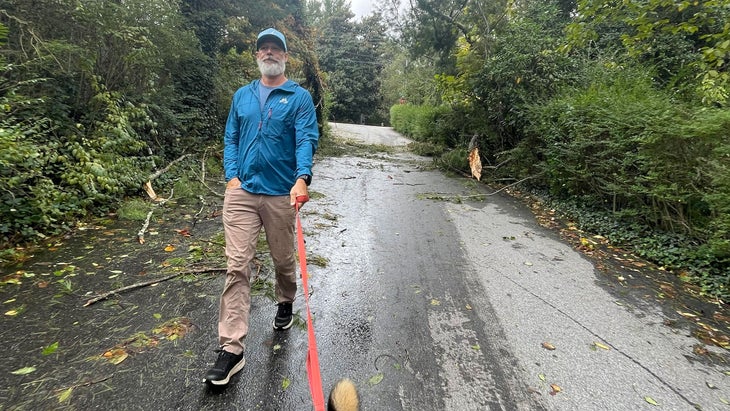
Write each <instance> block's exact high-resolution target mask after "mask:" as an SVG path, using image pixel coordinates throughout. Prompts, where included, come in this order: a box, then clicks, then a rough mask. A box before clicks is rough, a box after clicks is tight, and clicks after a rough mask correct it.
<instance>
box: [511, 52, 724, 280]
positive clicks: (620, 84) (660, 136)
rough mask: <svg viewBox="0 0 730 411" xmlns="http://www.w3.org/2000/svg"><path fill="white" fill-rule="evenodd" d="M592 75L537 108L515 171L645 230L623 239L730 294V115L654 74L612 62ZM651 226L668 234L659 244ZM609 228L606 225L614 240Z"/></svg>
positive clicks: (623, 234) (552, 191)
mask: <svg viewBox="0 0 730 411" xmlns="http://www.w3.org/2000/svg"><path fill="white" fill-rule="evenodd" d="M588 75H590V76H591V79H590V81H589V82H588V83H589V84H590V86H588V87H587V88H584V89H583V88H578V89H567V90H566V91H565V92H564V93H563V94H562V95H560V96H558V97H556V98H553V99H549V100H547V101H545V102H544V103H542V104H535V105H532V106H531V108H530V110H529V112H528V118H529V121H528V125H529V126H528V127H526V128H525V134H526V138H525V139H524V140H523V141H522V142H521V143H520V147H519V148H518V149H516V150H514V152H512V153H511V159H512V166H513V170H523V171H524V170H530V171H529V172H531V173H534V174H536V175H539V176H540V179H536V180H533V181H532V184H533V185H540V186H542V187H546V188H548V190H549V193H550V195H551V196H552V197H553V198H555V199H559V200H560V199H562V200H566V201H573V202H575V203H577V204H580V205H582V206H583V207H584V208H586V209H588V210H595V211H599V212H600V211H602V212H604V213H605V214H606V215H608V216H610V217H611V219H612V220H614V221H616V222H619V223H621V224H624V225H627V226H632V225H633V226H635V227H637V230H635V231H634V233H633V234H631V235H627V234H626V232H625V231H624V230H616V234H619V235H614V239H616V240H619V242H622V243H627V242H628V243H632V244H634V245H636V246H637V247H638V249H639V250H643V253H644V254H645V255H646V256H647V257H650V258H652V259H653V260H655V261H658V262H660V263H662V264H666V265H668V266H672V267H683V268H690V269H692V270H693V271H695V272H697V273H700V274H701V275H704V276H706V277H708V278H709V277H715V278H716V279H718V278H719V279H721V282H722V281H724V282H725V285H724V286H722V287H719V286H713V287H712V288H713V292H715V293H726V292H728V291H730V290H728V289H726V286H727V281H728V279H730V278H728V274H727V273H728V271H727V270H728V268H730V266H728V262H730V258H729V257H730V253H729V251H730V247H728V245H729V244H730V235H728V230H727V228H728V226H729V225H728V217H727V216H728V204H730V186H728V177H727V176H728V173H730V157H728V156H727V153H728V151H729V150H730V142H728V141H727V132H728V130H730V111H727V110H722V109H712V108H703V107H693V106H689V105H685V104H678V103H677V102H676V101H674V100H673V99H672V96H671V95H669V94H667V93H665V92H663V91H660V90H657V89H656V88H655V87H654V86H653V81H652V77H651V74H650V73H648V72H647V70H646V69H644V68H636V69H632V68H627V67H623V66H615V67H607V66H606V65H602V66H600V68H599V69H595V70H593V71H592V72H590V73H589V74H588ZM528 152H529V153H530V154H529V155H527V156H525V153H528ZM594 225H595V224H594ZM641 227H644V228H645V229H648V230H650V231H652V232H659V233H662V232H663V233H666V234H663V235H660V236H659V237H656V238H660V239H661V240H659V241H658V242H657V243H656V244H650V241H646V240H647V239H649V238H650V237H651V236H650V235H648V234H647V232H646V231H644V229H642V228H641ZM593 228H598V227H593ZM607 228H608V227H600V229H601V231H602V233H603V234H606V235H608V236H609V237H611V232H610V231H606V230H607ZM670 233H673V234H674V235H670ZM677 236H679V237H677ZM616 237H621V238H616ZM677 238H683V239H684V240H682V243H681V246H678V245H677V244H676V243H677V240H676V239H677ZM652 241H655V240H652ZM671 244H674V246H672V245H671ZM680 249H684V252H683V253H678V252H673V253H667V252H666V250H676V251H678V250H680ZM678 254H681V255H678ZM709 274H712V275H709Z"/></svg>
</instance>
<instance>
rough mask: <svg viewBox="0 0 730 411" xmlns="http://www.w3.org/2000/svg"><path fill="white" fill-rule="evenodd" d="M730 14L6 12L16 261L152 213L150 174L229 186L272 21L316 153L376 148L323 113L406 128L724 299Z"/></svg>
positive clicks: (12, 255) (4, 94)
mask: <svg viewBox="0 0 730 411" xmlns="http://www.w3.org/2000/svg"><path fill="white" fill-rule="evenodd" d="M727 21H730V9H728V5H727V1H726V0H709V1H703V2H690V1H681V0H677V1H667V0H650V1H645V2H623V3H621V4H617V3H616V2H609V1H604V0H527V1H520V2H514V1H510V0H500V1H486V0H446V1H443V0H418V1H413V2H410V3H408V4H401V2H399V1H398V0H379V1H377V2H376V4H375V7H374V10H373V12H372V13H370V14H369V15H367V16H363V17H361V18H356V17H355V15H354V14H353V13H352V11H351V10H350V3H349V2H346V1H345V0H334V1H318V0H303V1H299V0H297V1H284V0H274V1H270V0H269V1H267V0H253V1H246V2H240V1H233V0H214V1H205V2H203V1H199V0H179V1H177V0H175V1H173V0H163V1H155V2H147V1H141V0H130V1H125V2H124V3H123V4H121V3H116V2H99V1H87V0H81V1H77V0H74V1H71V0H54V1H50V0H40V1H29V0H9V1H6V2H5V3H3V5H2V6H0V71H1V72H2V77H0V245H1V246H0V261H1V262H3V263H6V264H13V263H15V262H17V261H19V260H22V258H23V251H22V248H21V247H22V246H25V245H28V244H43V243H44V242H45V241H47V240H48V239H49V238H52V237H53V236H57V235H61V234H64V233H67V232H69V231H73V230H74V229H75V228H76V227H77V225H78V223H79V222H80V221H84V220H86V219H88V218H90V217H94V216H106V215H108V214H109V213H112V212H113V213H117V215H120V216H123V217H124V218H127V219H131V220H135V221H144V219H145V218H146V217H147V212H148V209H149V203H148V199H147V198H148V197H150V196H151V194H150V193H149V192H148V191H146V190H145V189H144V188H143V187H144V184H145V183H146V182H148V181H150V182H151V184H150V185H151V186H152V187H154V190H155V191H156V192H157V195H158V196H159V197H161V198H167V197H170V196H175V194H174V193H176V192H177V193H178V195H179V196H180V197H181V198H182V197H185V198H196V194H195V193H196V192H198V193H199V192H211V191H213V192H214V191H215V190H216V187H215V186H214V183H213V182H211V181H209V179H210V177H211V176H213V175H216V173H217V172H219V170H218V169H216V167H220V165H219V163H220V139H221V138H220V136H221V133H222V126H223V124H224V121H225V117H226V115H227V112H228V104H229V102H230V96H231V95H232V94H233V92H234V91H235V90H236V89H237V88H238V87H240V86H241V85H243V84H246V83H247V82H248V81H250V80H251V79H253V78H256V77H258V71H257V69H256V64H255V61H254V58H253V51H254V43H255V37H256V33H258V31H260V30H261V29H262V28H265V27H269V26H274V27H277V28H278V29H279V30H281V31H283V32H284V33H285V34H286V35H287V39H288V42H289V45H290V48H291V55H290V60H289V65H288V69H287V70H288V75H289V77H290V78H292V79H294V80H296V81H298V82H300V83H301V84H302V85H303V86H305V87H307V88H308V89H309V90H310V92H311V93H312V95H313V97H314V100H315V102H316V104H317V107H318V117H319V119H320V123H321V124H322V131H323V137H322V141H321V144H320V152H319V153H318V155H342V154H346V153H349V152H352V151H355V150H360V151H362V150H364V148H363V147H357V146H356V145H352V144H348V143H346V142H336V141H334V140H333V139H332V138H331V136H330V135H329V134H328V132H327V129H326V121H336V122H350V123H363V124H369V125H378V126H379V125H390V126H392V127H394V128H395V129H396V130H398V131H400V132H401V133H403V134H405V135H406V136H408V137H410V138H412V139H414V140H415V143H414V144H413V145H411V150H412V151H413V152H415V153H417V154H421V155H427V156H432V157H434V159H435V164H436V165H437V166H439V167H442V168H443V169H444V170H449V171H456V172H459V173H462V174H467V175H468V174H469V173H470V172H471V170H470V162H469V160H468V159H469V153H473V152H474V151H473V148H474V147H477V148H478V150H479V151H478V153H479V155H478V156H477V158H478V159H479V160H480V161H481V164H482V166H481V172H482V173H481V181H482V182H485V183H489V184H491V185H494V186H495V187H500V188H504V187H515V188H519V189H520V190H521V191H522V192H527V193H531V194H532V195H536V196H539V197H540V198H541V199H542V200H543V203H544V204H546V205H547V206H549V207H550V208H553V209H555V210H557V211H558V212H559V213H560V214H562V215H563V216H564V217H565V218H568V219H570V220H572V221H574V222H575V223H576V224H577V226H578V227H579V228H580V229H582V230H586V231H587V232H592V233H595V234H599V235H601V236H603V237H605V238H606V239H608V241H610V242H611V243H612V244H615V245H617V246H621V247H624V248H628V249H631V250H633V252H635V253H636V254H638V255H640V256H642V257H644V258H646V259H648V260H650V261H653V262H655V263H656V264H658V265H660V266H662V267H665V268H666V269H667V270H670V271H672V272H674V273H676V274H678V275H679V276H680V277H681V278H682V279H684V280H686V281H687V283H688V284H692V286H693V287H695V289H696V290H697V292H698V293H699V294H702V295H704V296H706V297H710V298H714V299H716V300H717V301H728V299H729V298H730V140H728V130H730V111H729V110H730V109H728V94H729V93H730V74H729V73H728V61H730V25H728V24H727ZM61 22H62V24H61ZM371 150H375V151H383V150H385V148H371ZM186 156H187V157H186ZM127 200H131V201H127ZM122 204H124V205H123V206H122ZM145 210H147V211H145Z"/></svg>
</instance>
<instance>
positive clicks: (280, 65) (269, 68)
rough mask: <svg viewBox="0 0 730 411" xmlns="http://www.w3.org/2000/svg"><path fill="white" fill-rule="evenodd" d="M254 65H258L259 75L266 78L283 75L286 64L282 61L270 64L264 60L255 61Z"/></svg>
mask: <svg viewBox="0 0 730 411" xmlns="http://www.w3.org/2000/svg"><path fill="white" fill-rule="evenodd" d="M256 63H257V64H258V65H259V71H260V72H261V74H262V75H264V76H266V77H277V76H280V75H282V74H284V70H285V69H286V63H284V62H283V61H279V62H270V61H264V60H256Z"/></svg>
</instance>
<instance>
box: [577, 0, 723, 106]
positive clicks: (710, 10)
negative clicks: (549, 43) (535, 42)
mask: <svg viewBox="0 0 730 411" xmlns="http://www.w3.org/2000/svg"><path fill="white" fill-rule="evenodd" d="M577 16H578V18H577V19H576V21H575V22H574V23H573V24H571V25H570V26H569V27H568V30H569V39H570V43H569V47H570V46H572V47H575V46H583V45H585V44H586V43H587V42H588V41H596V40H599V39H600V38H601V37H602V36H604V35H605V33H604V32H603V30H602V28H604V27H606V26H607V25H608V26H610V25H612V24H620V25H622V26H623V27H625V28H626V29H625V30H623V31H622V33H621V36H620V41H621V44H622V45H623V46H624V47H625V50H626V52H627V53H628V54H629V55H631V56H634V57H636V58H637V59H639V60H640V61H642V62H644V63H648V64H650V65H654V66H657V67H659V71H658V74H659V75H660V76H662V78H663V79H664V81H665V82H666V83H669V85H670V86H672V87H674V88H681V87H682V84H685V83H686V84H692V85H694V88H695V90H696V93H697V95H699V98H700V99H701V100H702V101H703V102H705V103H708V104H722V105H724V104H727V101H728V96H729V95H730V73H728V69H729V67H730V62H729V61H730V25H728V24H727V21H728V20H730V8H728V7H727V1H726V0H708V1H695V2H692V1H674V0H649V1H643V2H635V1H629V2H626V1H624V2H620V1H614V0H603V1H593V0H581V1H579V2H578V10H577ZM697 50H699V51H700V53H697V52H696V51H697Z"/></svg>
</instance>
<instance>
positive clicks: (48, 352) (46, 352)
mask: <svg viewBox="0 0 730 411" xmlns="http://www.w3.org/2000/svg"><path fill="white" fill-rule="evenodd" d="M57 349H58V341H56V342H54V343H53V344H51V345H49V346H48V347H46V348H44V349H43V352H42V353H41V354H42V355H51V354H53V353H54V352H56V350H57Z"/></svg>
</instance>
